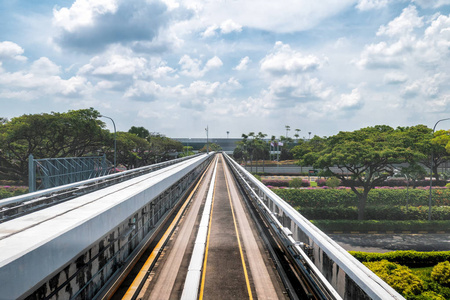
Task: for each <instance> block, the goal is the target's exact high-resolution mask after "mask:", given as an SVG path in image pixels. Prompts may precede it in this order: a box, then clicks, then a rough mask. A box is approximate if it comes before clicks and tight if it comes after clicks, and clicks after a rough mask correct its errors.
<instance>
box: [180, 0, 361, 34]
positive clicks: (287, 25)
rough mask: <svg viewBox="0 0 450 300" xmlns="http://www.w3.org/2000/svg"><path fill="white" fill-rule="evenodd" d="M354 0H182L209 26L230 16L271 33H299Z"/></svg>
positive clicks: (239, 21) (247, 25)
mask: <svg viewBox="0 0 450 300" xmlns="http://www.w3.org/2000/svg"><path fill="white" fill-rule="evenodd" d="M354 3H355V0H340V1H336V0H321V1H310V0H279V1H270V0H260V1H258V2H255V1H253V0H241V1H232V0H225V1H204V0H183V1H182V4H183V5H185V6H186V7H188V8H190V9H192V10H194V11H195V12H196V14H197V15H198V18H199V19H200V20H201V22H202V23H203V24H204V25H206V26H205V27H207V26H210V25H212V24H222V23H223V22H226V21H227V20H229V19H232V20H233V22H235V23H237V24H239V25H240V26H242V27H250V28H256V29H261V30H267V31H272V32H280V33H286V32H296V31H302V30H307V29H310V28H313V27H315V26H316V25H317V24H319V23H320V22H321V21H322V20H324V19H326V18H329V17H331V16H334V15H338V14H339V13H340V12H342V11H344V10H345V9H347V8H349V7H351V6H353V5H354Z"/></svg>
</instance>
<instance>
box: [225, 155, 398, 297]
mask: <svg viewBox="0 0 450 300" xmlns="http://www.w3.org/2000/svg"><path fill="white" fill-rule="evenodd" d="M225 157H226V158H227V161H228V162H229V164H230V166H231V167H232V169H233V171H234V172H235V174H236V175H237V177H238V180H239V181H240V182H241V184H242V186H243V187H244V188H246V189H247V193H248V194H250V195H251V197H252V198H253V200H254V201H256V202H257V205H259V206H260V208H261V209H262V210H264V211H266V212H267V214H268V215H270V216H271V217H272V219H273V221H274V223H275V224H278V226H280V228H281V229H282V230H280V233H281V234H283V235H284V236H283V237H282V240H285V242H286V243H288V245H285V246H287V247H288V248H291V249H295V251H297V252H298V253H299V255H300V256H301V257H302V262H306V264H307V265H308V266H309V267H311V272H317V274H315V276H317V277H318V278H319V280H323V279H325V280H326V281H327V282H328V284H329V285H331V287H332V288H333V289H334V290H335V291H336V292H337V293H333V291H330V292H331V293H332V294H333V297H336V296H338V297H339V296H340V297H342V298H343V299H355V300H360V299H380V300H387V299H404V298H403V297H402V296H401V295H400V294H399V293H397V292H396V291H395V290H394V289H393V288H392V287H390V286H389V285H388V284H387V283H385V282H384V281H383V280H382V279H380V278H379V277H378V276H377V275H375V274H374V273H373V272H372V271H370V270H369V269H368V268H367V267H366V266H364V265H363V264H362V263H360V262H359V261H358V260H357V259H355V258H354V257H353V256H351V255H350V254H349V253H348V252H347V251H345V250H344V249H343V248H342V247H341V246H339V245H338V244H337V243H336V242H335V241H333V240H332V239H331V238H330V237H328V236H327V235H326V234H325V233H323V232H322V231H321V230H319V229H318V228H317V227H316V226H314V225H313V224H312V223H311V222H309V221H308V220H307V219H306V218H305V217H303V216H302V215H301V214H300V213H299V212H298V211H296V210H295V209H294V208H292V207H291V206H290V205H289V204H287V203H286V202H285V201H284V200H283V199H281V198H280V197H279V196H277V195H276V194H275V193H274V192H272V191H271V190H270V189H269V188H268V187H266V186H265V185H264V184H263V183H261V182H260V181H259V180H257V179H256V178H255V177H254V176H253V175H251V174H250V173H249V172H248V171H247V170H245V169H244V168H243V167H242V166H240V165H239V164H237V163H236V162H235V161H234V160H232V159H231V158H230V157H228V156H227V155H225ZM304 250H308V252H309V254H310V255H306V254H305V251H304ZM310 264H314V266H311V265H310ZM324 284H325V288H327V287H328V284H327V283H324Z"/></svg>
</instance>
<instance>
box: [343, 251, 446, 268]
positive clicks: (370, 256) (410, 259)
mask: <svg viewBox="0 0 450 300" xmlns="http://www.w3.org/2000/svg"><path fill="white" fill-rule="evenodd" d="M349 253H350V254H351V255H353V257H355V258H356V259H357V260H359V261H360V262H374V261H380V260H383V259H384V260H387V261H390V262H395V263H397V264H400V265H404V266H407V267H410V268H423V267H431V266H435V265H437V264H439V263H441V262H445V261H448V260H449V259H450V251H432V252H418V251H413V250H410V251H392V252H387V253H372V252H360V251H349Z"/></svg>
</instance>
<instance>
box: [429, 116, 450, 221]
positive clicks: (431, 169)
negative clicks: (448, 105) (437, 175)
mask: <svg viewBox="0 0 450 300" xmlns="http://www.w3.org/2000/svg"><path fill="white" fill-rule="evenodd" d="M446 120H450V118H446V119H441V120H439V121H437V122H436V124H434V127H433V136H432V138H433V137H434V131H435V130H436V125H437V124H438V123H439V122H441V121H446ZM433 161H434V153H433V147H431V164H430V196H429V198H428V221H431V198H432V196H431V188H432V186H433Z"/></svg>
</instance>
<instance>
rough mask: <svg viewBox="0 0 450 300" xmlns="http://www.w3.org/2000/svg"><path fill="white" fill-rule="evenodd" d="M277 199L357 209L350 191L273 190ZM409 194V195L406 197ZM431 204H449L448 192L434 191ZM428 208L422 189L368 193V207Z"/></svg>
mask: <svg viewBox="0 0 450 300" xmlns="http://www.w3.org/2000/svg"><path fill="white" fill-rule="evenodd" d="M273 191H274V192H275V193H276V194H277V195H278V196H280V197H281V198H282V199H284V200H285V201H286V202H288V203H289V204H290V205H292V206H294V207H296V206H299V207H334V206H344V207H349V206H357V203H358V199H357V196H356V194H355V193H354V192H353V191H352V190H350V189H326V190H323V189H274V190H273ZM407 195H408V196H407ZM432 195H433V197H432V199H433V203H432V204H433V205H437V206H442V205H450V189H445V188H444V189H441V188H437V189H433V190H432ZM407 199H408V203H409V205H411V206H421V205H423V206H427V205H428V201H429V191H428V190H421V189H409V190H408V191H407V190H405V189H373V190H371V191H370V192H369V195H368V199H367V205H368V206H370V205H406V201H407Z"/></svg>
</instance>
